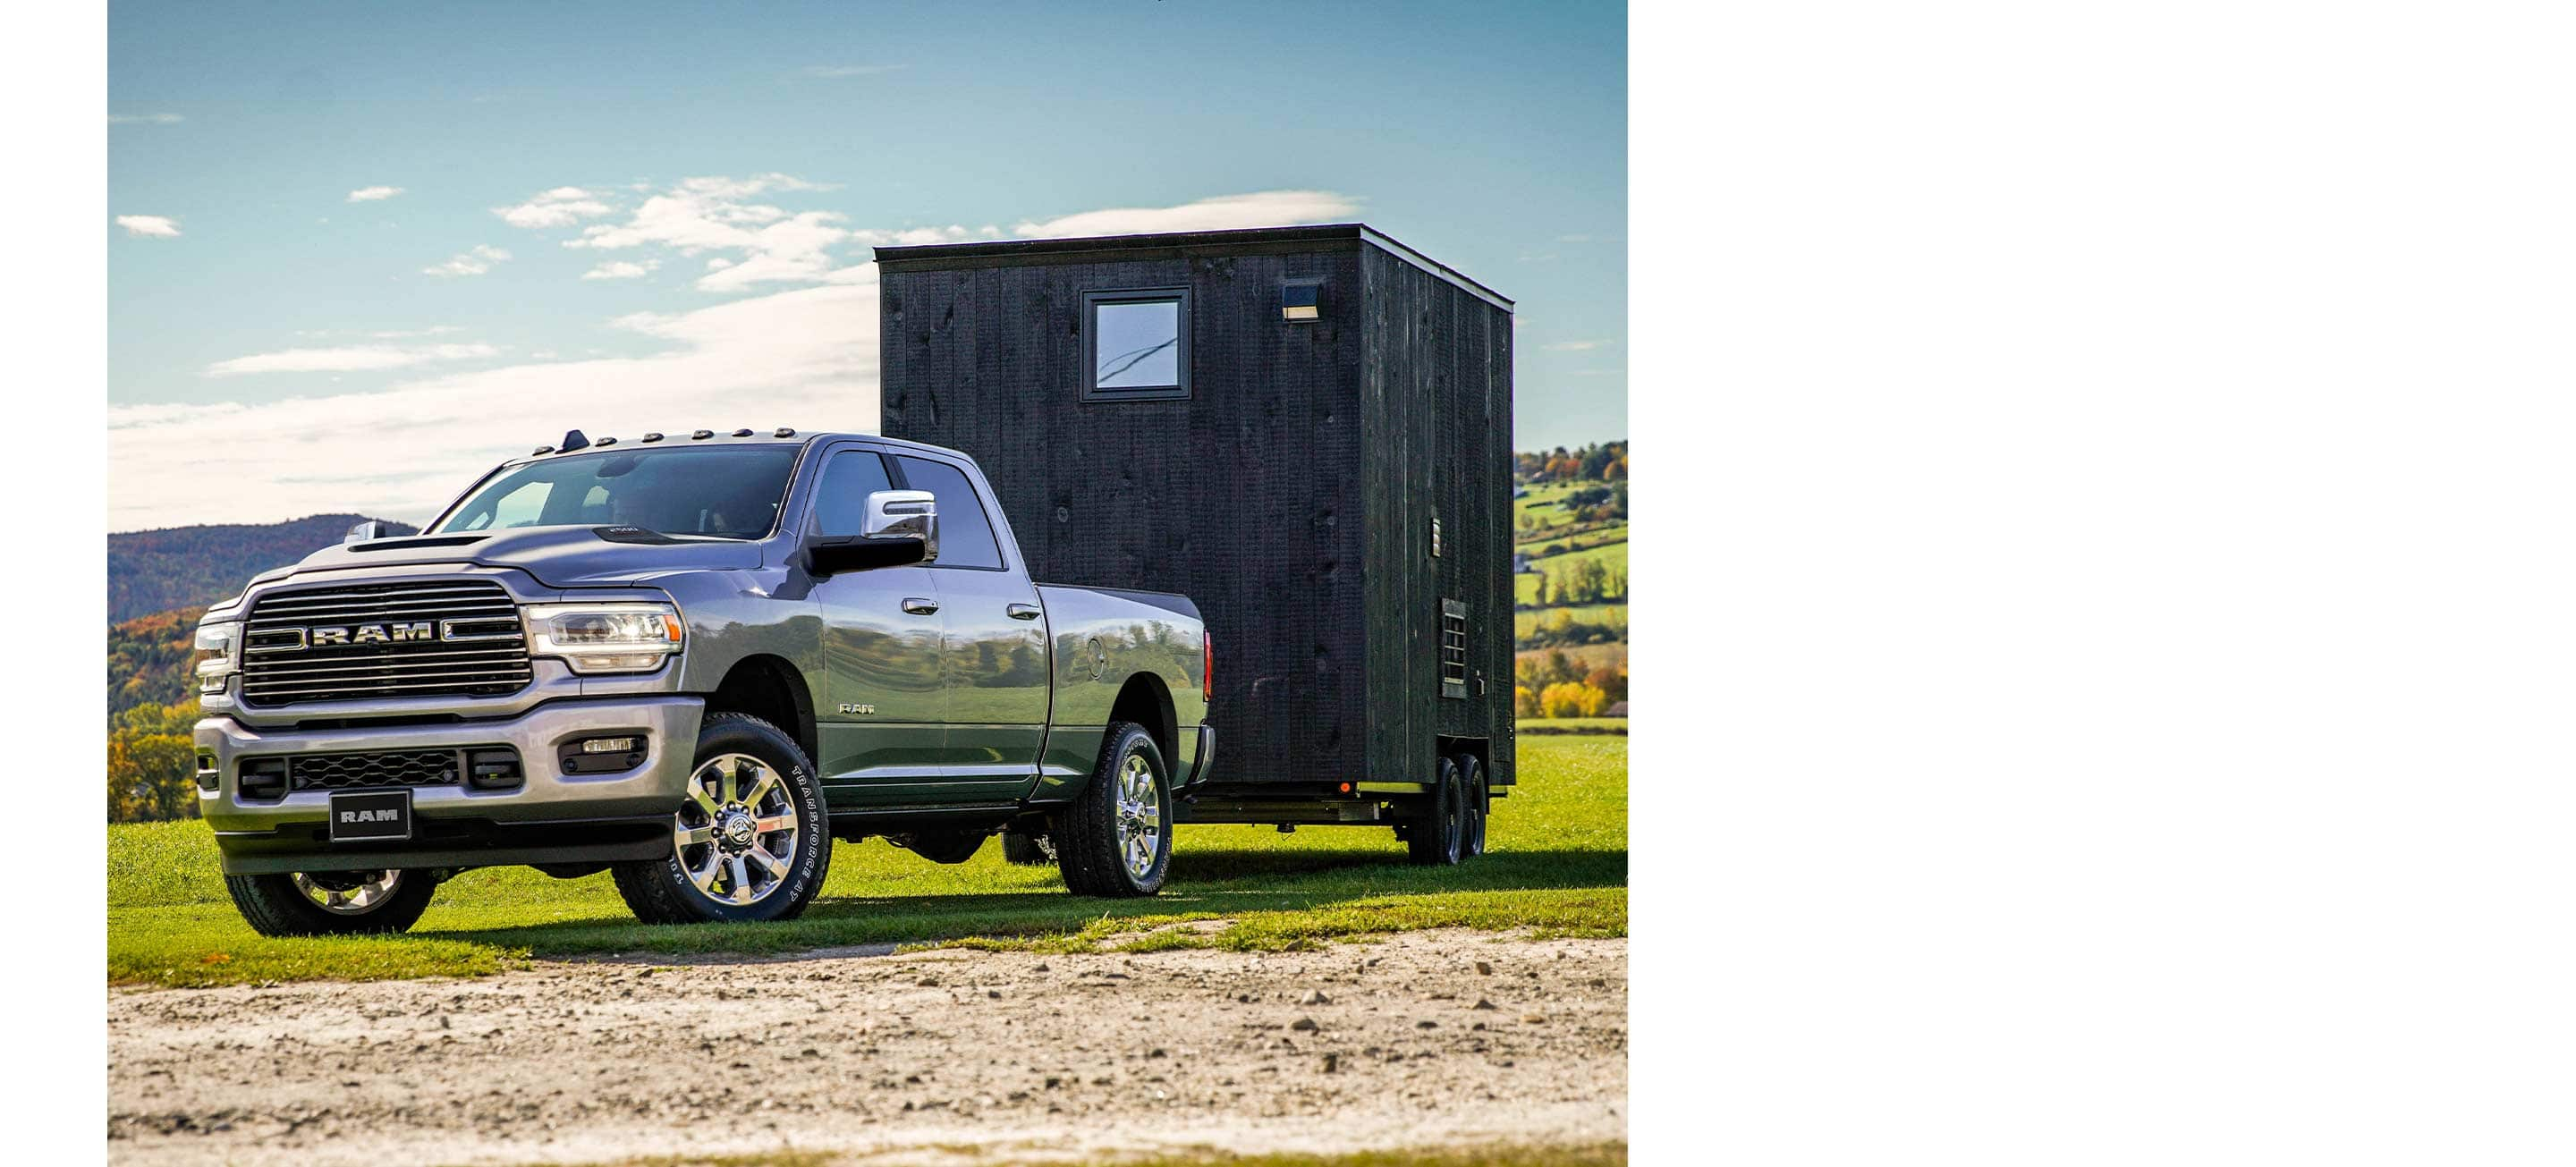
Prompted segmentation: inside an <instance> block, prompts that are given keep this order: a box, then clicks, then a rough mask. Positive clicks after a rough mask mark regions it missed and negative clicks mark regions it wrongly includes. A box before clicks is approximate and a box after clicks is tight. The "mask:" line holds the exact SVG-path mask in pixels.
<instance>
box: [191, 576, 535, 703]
mask: <svg viewBox="0 0 2576 1167" xmlns="http://www.w3.org/2000/svg"><path fill="white" fill-rule="evenodd" d="M242 642H243V646H244V651H243V653H242V701H243V703H245V704H249V705H256V706H268V707H274V706H281V705H296V704H302V703H305V702H313V701H364V700H370V699H376V698H385V697H436V696H466V697H504V696H508V695H509V694H512V693H516V692H518V691H519V690H521V689H524V688H526V687H527V686H528V683H529V682H530V681H531V680H533V679H534V676H535V674H534V673H532V672H531V671H530V670H529V667H528V641H527V632H526V630H525V629H524V628H522V627H521V626H520V623H519V608H518V605H517V604H515V603H513V602H511V600H510V594H509V593H508V592H505V591H503V590H501V585H499V584H496V583H493V582H491V581H489V580H438V581H424V582H419V583H391V584H360V585H355V586H349V587H336V588H308V589H303V590H299V591H288V592H272V593H270V594H268V595H265V596H262V597H260V599H259V602H258V603H256V604H254V605H253V606H252V607H251V612H250V619H249V621H248V624H247V626H246V627H245V628H244V629H243V633H242Z"/></svg>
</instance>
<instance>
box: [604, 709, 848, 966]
mask: <svg viewBox="0 0 2576 1167" xmlns="http://www.w3.org/2000/svg"><path fill="white" fill-rule="evenodd" d="M745 763H750V765H749V767H748V768H746V766H745ZM693 764H694V765H695V766H696V769H695V770H694V771H693V772H691V774H690V775H689V790H690V798H689V799H688V801H686V802H684V803H683V805H682V807H681V809H680V810H679V811H677V812H675V817H674V819H673V822H672V826H673V830H674V834H673V837H672V846H671V852H670V854H668V855H665V856H663V857H661V858H659V859H637V860H631V861H628V862H622V863H618V864H615V865H613V866H611V867H610V868H609V869H608V870H609V876H610V878H611V879H613V880H614V881H615V882H616V884H617V894H618V896H619V898H621V899H624V900H625V901H626V907H627V909H628V910H629V911H632V912H634V913H635V918H636V919H638V920H642V921H643V922H645V923H647V924H695V923H704V922H713V921H768V920H792V919H795V918H796V917H797V916H799V915H801V914H803V913H804V911H805V905H807V904H809V903H812V902H813V900H814V894H815V893H816V892H819V891H821V890H822V889H823V877H824V876H825V875H827V874H829V873H830V871H831V867H832V820H831V814H830V812H829V811H828V810H826V809H825V807H824V805H823V787H822V785H821V784H820V783H818V782H816V781H815V780H814V765H813V763H812V762H810V761H808V760H807V759H806V757H805V750H804V747H802V746H799V745H797V744H796V739H795V738H792V737H789V736H787V734H786V732H785V731H783V730H781V729H779V728H778V727H777V726H775V725H771V724H770V723H768V722H766V721H763V720H761V719H760V718H757V717H753V716H751V715H749V714H745V713H710V714H708V715H707V716H706V719H705V720H704V721H703V722H701V723H700V724H699V726H698V742H697V753H696V755H695V760H694V763H693ZM764 771H766V774H765V775H764V773H763V772H764ZM710 808H712V809H710ZM782 818H784V819H787V820H789V823H788V825H786V826H785V827H783V828H782V827H779V826H776V825H772V826H769V827H767V828H766V829H764V828H763V827H762V825H761V824H763V823H771V824H775V823H776V822H777V821H778V820H779V819H782ZM702 819H703V820H705V821H704V822H700V821H699V820H702ZM738 820H739V821H740V824H741V825H740V828H739V829H740V830H743V831H748V832H749V834H748V836H747V840H748V841H747V842H746V841H744V840H745V836H744V835H742V834H737V833H735V832H736V829H737V821H738ZM782 830H787V831H793V832H794V833H793V834H792V835H790V836H788V837H787V838H786V839H783V840H782V839H780V838H779V835H780V833H781V831H782ZM682 831H687V832H690V835H694V836H702V838H701V839H700V841H698V842H686V841H684V840H685V839H686V838H687V837H689V836H684V835H682V834H681V833H680V832H682ZM773 844H783V845H784V850H785V851H786V852H787V853H786V854H785V855H783V856H778V855H775V854H774V853H773V852H771V851H770V850H769V847H770V846H771V845H773ZM746 852H748V853H746ZM760 855H771V856H773V857H774V858H779V859H783V860H784V861H785V865H786V866H785V870H784V871H783V872H773V871H771V870H770V869H769V868H768V867H767V866H766V865H763V866H760V867H758V868H755V867H753V866H752V864H753V862H754V861H755V859H756V857H757V856H760ZM698 860H703V861H705V863H706V864H707V866H705V867H704V868H703V869H694V868H692V867H691V866H690V863H691V862H694V861H698ZM762 876H767V877H768V880H767V882H763V880H762V878H761V877H762ZM718 881H721V882H723V883H725V884H726V886H727V888H728V890H727V892H725V893H723V894H722V895H721V896H720V895H719V893H718V892H717V891H716V890H714V887H713V886H712V885H713V883H715V882H718ZM736 881H739V886H737V885H736ZM745 889H747V890H745ZM746 897H747V898H746Z"/></svg>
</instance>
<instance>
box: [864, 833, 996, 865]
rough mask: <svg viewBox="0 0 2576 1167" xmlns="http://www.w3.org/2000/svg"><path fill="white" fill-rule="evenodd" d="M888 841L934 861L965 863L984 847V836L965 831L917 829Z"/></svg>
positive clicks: (887, 838)
mask: <svg viewBox="0 0 2576 1167" xmlns="http://www.w3.org/2000/svg"><path fill="white" fill-rule="evenodd" d="M886 841H887V842H889V843H892V844H894V845H895V846H897V847H901V848H903V849H904V850H906V851H910V852H912V853H913V854H915V855H919V856H921V857H922V858H924V859H927V860H929V861H931V862H933V863H964V862H965V861H967V860H969V859H972V858H974V857H975V853H976V852H977V851H981V850H983V849H984V836H983V835H980V834H968V833H966V832H964V831H915V832H913V833H911V834H908V835H888V836H886Z"/></svg>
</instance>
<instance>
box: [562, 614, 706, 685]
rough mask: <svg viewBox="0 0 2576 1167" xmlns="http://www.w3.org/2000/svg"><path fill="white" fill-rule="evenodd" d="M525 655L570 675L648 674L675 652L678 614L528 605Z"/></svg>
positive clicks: (678, 638) (679, 641) (676, 648)
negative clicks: (556, 662)
mask: <svg viewBox="0 0 2576 1167" xmlns="http://www.w3.org/2000/svg"><path fill="white" fill-rule="evenodd" d="M527 619H528V651H529V652H530V653H532V654H534V655H536V656H551V657H557V658H560V659H561V660H562V661H563V662H564V663H566V664H568V665H571V666H572V671H574V672H576V673H649V672H651V671H653V670H655V669H658V668H661V667H662V662H663V661H664V660H666V659H668V658H669V657H670V655H671V654H672V653H675V652H678V651H680V643H681V640H682V638H683V634H682V631H681V625H680V610H679V609H677V608H674V607H672V606H671V605H669V604H638V603H608V604H531V605H529V606H528V609H527Z"/></svg>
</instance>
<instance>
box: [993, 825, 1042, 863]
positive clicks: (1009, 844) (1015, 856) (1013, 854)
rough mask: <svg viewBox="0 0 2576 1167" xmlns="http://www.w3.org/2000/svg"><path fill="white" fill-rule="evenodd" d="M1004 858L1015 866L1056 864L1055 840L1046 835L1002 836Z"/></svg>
mask: <svg viewBox="0 0 2576 1167" xmlns="http://www.w3.org/2000/svg"><path fill="white" fill-rule="evenodd" d="M1002 858H1003V860H1004V861H1006V862H1008V863H1010V864H1011V865H1012V866H1014V867H1053V866H1055V841H1054V840H1052V839H1049V838H1047V837H1046V836H1045V835H1023V834H1018V833H1016V832H1015V833H1012V834H1007V835H1004V836H1002Z"/></svg>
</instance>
